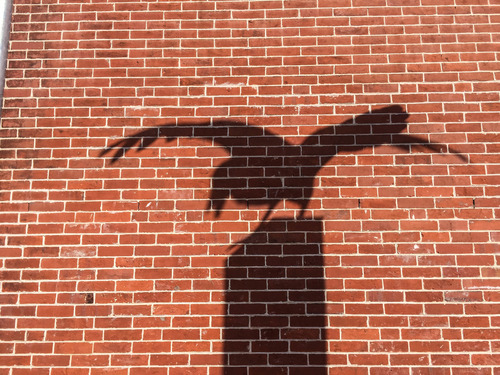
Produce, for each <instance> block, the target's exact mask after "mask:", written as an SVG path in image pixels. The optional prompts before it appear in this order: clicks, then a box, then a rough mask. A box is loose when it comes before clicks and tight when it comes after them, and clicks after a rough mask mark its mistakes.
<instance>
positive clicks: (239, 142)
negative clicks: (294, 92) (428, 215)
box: [101, 105, 466, 375]
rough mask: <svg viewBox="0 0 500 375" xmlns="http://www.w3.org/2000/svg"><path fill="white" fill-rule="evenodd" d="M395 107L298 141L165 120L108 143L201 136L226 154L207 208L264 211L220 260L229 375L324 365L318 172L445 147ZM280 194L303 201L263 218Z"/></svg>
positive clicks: (118, 145) (321, 374)
mask: <svg viewBox="0 0 500 375" xmlns="http://www.w3.org/2000/svg"><path fill="white" fill-rule="evenodd" d="M408 116H409V115H408V113H406V112H405V111H404V110H403V108H402V107H401V106H396V105H394V106H388V107H385V108H382V109H379V110H375V111H372V112H369V113H364V114H362V115H359V116H356V117H354V118H352V119H350V120H348V121H345V122H343V123H342V124H339V125H334V126H327V127H322V128H320V129H318V130H317V131H316V132H314V133H313V134H311V135H309V136H308V137H307V138H306V139H305V140H304V141H303V142H302V144H291V143H289V142H287V141H286V140H285V139H284V138H282V137H280V136H278V135H275V134H273V133H271V132H270V131H268V130H266V129H264V128H261V127H258V126H253V125H250V124H246V123H243V122H238V121H229V120H227V121H226V120H224V121H212V122H206V123H196V124H166V125H163V126H159V127H154V128H149V129H146V130H144V131H141V132H138V133H136V134H134V135H132V136H130V137H128V138H125V139H122V140H119V141H117V142H114V143H113V144H111V145H110V146H109V147H108V148H107V149H105V150H104V151H103V152H102V153H101V156H105V155H108V154H110V155H111V158H112V162H115V161H117V160H118V159H120V158H121V157H124V156H125V155H126V152H127V150H129V149H131V148H137V149H138V150H139V151H140V150H143V149H146V148H148V147H149V146H151V145H152V144H153V142H155V141H157V140H158V139H160V138H163V139H165V140H166V141H167V142H170V141H173V140H174V139H177V138H181V137H189V138H199V139H205V140H208V141H209V142H212V144H213V145H217V146H220V147H223V148H224V149H225V150H226V152H227V153H228V155H229V158H228V159H227V160H226V161H224V162H223V163H222V164H221V165H220V166H218V167H216V168H215V171H214V174H213V176H212V188H211V191H210V196H209V201H208V204H207V209H213V210H214V211H215V215H216V217H218V216H219V215H220V213H221V212H222V210H223V207H224V204H225V202H226V201H227V200H228V199H233V200H236V201H238V202H239V203H243V204H246V205H247V207H255V206H263V207H265V208H267V211H266V213H265V214H264V216H263V218H262V220H261V223H260V225H259V227H258V228H257V229H256V230H255V231H254V232H253V233H252V234H250V235H249V236H248V237H247V238H246V239H244V240H243V241H241V242H240V243H237V244H233V245H232V246H231V247H230V249H234V248H236V250H234V251H232V253H231V255H230V256H229V257H228V258H227V261H226V267H225V306H226V316H225V321H224V332H223V340H224V352H225V369H224V372H225V374H227V375H240V374H241V375H243V374H244V375H258V374H267V375H269V374H270V375H274V374H276V375H278V374H279V375H281V374H288V375H294V374H314V375H326V374H327V372H328V367H327V365H328V358H327V353H328V348H327V342H326V338H325V330H326V328H325V327H326V321H325V319H326V313H325V311H326V299H325V279H324V275H323V273H324V267H323V255H322V248H323V223H322V219H321V218H317V217H316V218H314V219H313V218H308V217H306V216H307V215H306V214H305V212H306V209H307V206H308V203H309V202H310V200H311V197H312V195H313V192H314V181H315V178H316V176H317V174H318V173H319V172H320V170H321V169H322V168H323V166H325V165H326V164H327V163H328V162H329V161H331V160H332V158H334V157H335V155H337V154H339V153H341V152H342V153H352V152H356V151H359V150H363V149H365V148H371V147H376V146H379V145H384V144H388V145H392V146H395V147H397V148H400V149H402V150H404V151H408V152H410V151H411V147H412V146H413V145H418V146H420V147H425V148H427V149H428V150H430V151H432V152H439V153H440V152H451V153H454V154H457V157H459V158H460V159H461V160H466V159H465V158H464V157H463V156H462V155H460V154H458V153H457V152H456V151H454V150H452V149H449V148H447V146H445V145H441V144H435V143H429V142H427V141H425V140H422V139H419V138H417V137H414V136H412V135H409V134H407V133H404V131H405V130H406V127H407V123H406V120H407V118H408ZM281 201H292V202H295V203H297V204H298V206H299V207H300V214H299V215H298V217H297V218H293V219H290V218H279V217H273V218H271V219H270V220H268V219H269V217H270V215H271V213H272V212H273V209H274V208H275V207H276V206H277V205H278V203H280V202H281Z"/></svg>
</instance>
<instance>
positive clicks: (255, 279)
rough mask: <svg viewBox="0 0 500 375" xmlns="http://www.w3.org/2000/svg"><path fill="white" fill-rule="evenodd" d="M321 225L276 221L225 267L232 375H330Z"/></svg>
mask: <svg viewBox="0 0 500 375" xmlns="http://www.w3.org/2000/svg"><path fill="white" fill-rule="evenodd" d="M322 243H323V225H322V222H321V220H313V219H301V220H293V219H273V220H271V221H268V222H264V223H262V224H261V225H260V226H259V228H258V229H257V230H256V231H255V232H254V233H252V234H251V235H250V236H248V237H247V238H246V239H245V240H244V241H242V242H241V243H240V244H238V245H237V249H236V251H235V252H234V253H233V254H232V255H231V256H230V257H229V258H228V260H227V262H226V275H225V277H226V294H225V301H226V317H225V324H224V325H225V327H224V333H223V339H224V352H225V356H226V358H225V359H226V367H225V374H227V375H236V374H237V375H243V374H244V375H257V374H266V375H278V374H280V375H281V374H288V375H298V374H301V375H304V374H314V375H326V374H327V363H326V353H327V344H326V341H325V330H326V329H325V280H324V267H323V255H322Z"/></svg>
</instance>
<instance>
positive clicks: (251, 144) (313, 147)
mask: <svg viewBox="0 0 500 375" xmlns="http://www.w3.org/2000/svg"><path fill="white" fill-rule="evenodd" d="M408 116H409V115H408V113H406V112H405V111H404V110H403V108H402V107H401V106H396V105H394V106H389V107H384V108H382V109H379V110H375V111H372V112H368V113H364V114H362V115H359V116H357V117H355V118H353V119H350V120H348V121H345V122H343V123H342V124H339V125H334V126H327V127H322V128H320V129H318V130H317V131H316V132H314V133H313V134H311V135H310V136H308V137H307V138H306V139H305V140H304V141H303V143H302V144H300V145H294V144H290V143H288V142H287V141H286V140H285V139H284V138H282V137H280V136H278V135H275V134H273V133H271V132H269V131H267V130H266V129H264V128H261V127H258V126H253V125H251V124H246V123H242V122H237V121H229V120H227V121H226V120H223V121H220V120H216V121H213V122H206V123H199V124H167V125H163V126H159V127H155V128H149V129H147V130H144V131H142V132H139V133H136V134H134V135H132V136H130V137H128V138H125V139H123V140H120V141H118V142H115V143H114V144H112V145H111V146H110V147H108V148H107V149H106V150H104V151H103V152H102V153H101V156H104V155H105V154H108V153H112V154H113V155H112V160H113V161H116V160H118V159H119V158H120V157H122V156H123V155H124V154H125V153H126V151H127V150H129V149H131V148H134V147H137V149H138V150H139V151H140V150H142V149H145V148H148V147H149V146H150V145H151V144H152V143H153V142H155V141H156V140H157V139H159V138H164V139H165V140H166V141H167V142H170V141H173V140H175V139H177V138H186V137H187V138H199V139H205V140H208V141H210V142H212V143H213V144H214V145H218V146H220V147H222V148H224V149H225V150H226V151H227V153H228V155H229V156H230V158H229V159H228V160H226V161H225V162H224V163H222V164H221V165H220V166H218V167H217V168H216V170H215V172H214V174H213V176H212V189H211V192H210V197H209V202H208V205H207V209H209V208H212V209H213V210H214V211H215V215H216V217H218V216H219V215H220V213H221V211H222V209H223V206H224V203H225V202H226V201H227V200H228V199H230V198H231V199H234V200H236V201H237V202H239V203H243V204H246V205H247V207H252V206H264V207H267V213H266V215H265V216H264V218H263V221H265V220H266V219H267V218H268V217H269V215H270V214H271V212H272V210H273V208H274V207H276V206H277V205H278V203H279V202H281V201H283V200H288V201H292V202H295V203H297V204H298V205H299V207H300V208H301V214H300V216H301V217H302V216H303V214H304V210H305V209H306V207H307V205H308V203H309V201H310V199H311V196H312V194H313V190H314V180H315V177H316V175H317V174H318V172H319V171H320V170H321V169H322V168H323V166H324V165H325V164H327V163H328V162H329V161H330V160H331V159H332V158H333V157H334V156H335V155H337V154H338V153H339V152H345V153H351V152H355V151H359V150H363V149H365V148H372V147H375V146H379V145H383V144H390V145H392V146H394V147H398V148H400V149H403V150H405V151H409V149H410V145H412V144H420V145H424V146H425V147H426V148H428V149H430V150H431V151H434V152H442V151H446V146H443V145H437V144H432V143H428V142H427V141H425V140H422V139H419V138H416V137H412V136H410V135H408V134H402V132H403V131H404V130H405V129H406V127H407V123H406V119H407V118H408ZM450 151H452V150H450Z"/></svg>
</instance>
